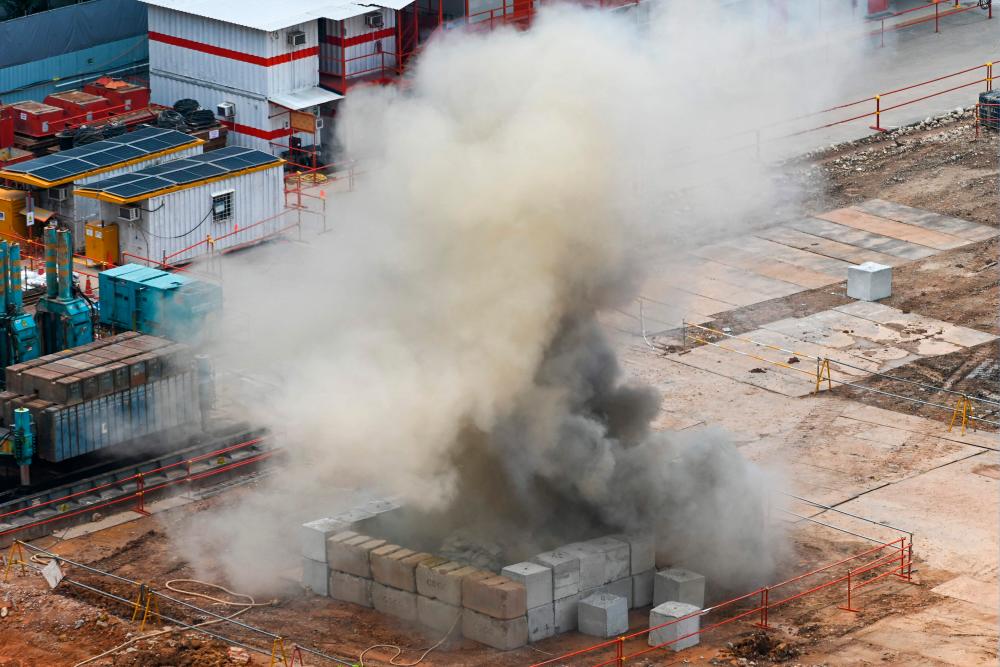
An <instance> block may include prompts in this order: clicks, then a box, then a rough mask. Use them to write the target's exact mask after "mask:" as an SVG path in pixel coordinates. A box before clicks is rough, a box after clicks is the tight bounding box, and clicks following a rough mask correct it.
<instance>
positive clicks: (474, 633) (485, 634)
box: [462, 609, 528, 651]
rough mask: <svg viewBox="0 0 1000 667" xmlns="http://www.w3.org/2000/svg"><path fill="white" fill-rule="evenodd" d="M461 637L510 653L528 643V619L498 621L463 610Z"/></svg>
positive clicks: (469, 610) (519, 617)
mask: <svg viewBox="0 0 1000 667" xmlns="http://www.w3.org/2000/svg"><path fill="white" fill-rule="evenodd" d="M462 636H463V637H465V638H467V639H472V640H474V641H477V642H479V643H480V644H486V645H487V646H492V647H493V648H496V649H500V650H501V651H511V650H513V649H516V648H521V647H522V646H524V645H525V644H527V643H528V619H527V617H526V616H518V617H517V618H512V619H508V620H500V619H497V618H493V617H491V616H487V615H485V614H480V613H478V612H475V611H472V610H471V609H465V610H464V611H463V612H462Z"/></svg>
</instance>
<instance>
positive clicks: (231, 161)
mask: <svg viewBox="0 0 1000 667" xmlns="http://www.w3.org/2000/svg"><path fill="white" fill-rule="evenodd" d="M280 162H281V160H279V159H278V158H276V157H275V156H273V155H271V154H270V153H265V152H263V151H258V150H253V149H252V148H242V147H240V146H227V147H226V148H220V149H218V150H214V151H210V152H208V153H202V154H201V155H195V156H193V157H189V158H183V159H180V160H173V161H171V162H164V163H163V164H159V165H156V166H154V167H147V168H145V169H142V170H140V171H135V172H132V173H131V174H122V175H121V176H114V177H112V178H106V179H104V180H103V181H98V182H97V183H93V184H90V185H87V186H86V187H84V188H82V189H84V190H88V191H92V192H101V193H104V194H108V195H112V196H115V197H120V198H121V199H135V198H142V197H144V196H146V195H150V194H152V193H154V192H157V191H159V190H164V189H166V188H172V187H175V186H183V185H188V184H192V183H197V182H199V181H204V180H206V179H209V178H216V177H219V176H226V175H228V174H231V173H233V172H237V171H242V170H244V169H250V168H252V167H262V166H264V165H268V164H278V163H280Z"/></svg>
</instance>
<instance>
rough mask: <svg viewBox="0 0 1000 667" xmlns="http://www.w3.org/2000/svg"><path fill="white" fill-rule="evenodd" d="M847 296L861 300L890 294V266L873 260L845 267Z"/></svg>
mask: <svg viewBox="0 0 1000 667" xmlns="http://www.w3.org/2000/svg"><path fill="white" fill-rule="evenodd" d="M847 296H849V297H851V298H852V299H860V300H862V301H878V300H879V299H885V298H887V297H889V296H892V267H890V266H885V265H883V264H876V263H875V262H865V263H864V264H859V265H858V266H849V267H847Z"/></svg>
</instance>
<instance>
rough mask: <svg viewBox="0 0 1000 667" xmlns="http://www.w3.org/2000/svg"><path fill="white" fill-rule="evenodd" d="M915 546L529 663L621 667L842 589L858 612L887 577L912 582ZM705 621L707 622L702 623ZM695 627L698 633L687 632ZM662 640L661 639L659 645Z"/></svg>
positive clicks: (897, 543)
mask: <svg viewBox="0 0 1000 667" xmlns="http://www.w3.org/2000/svg"><path fill="white" fill-rule="evenodd" d="M912 574H913V543H912V542H911V541H910V539H909V538H907V537H900V538H899V539H897V540H894V541H892V542H888V543H886V544H881V545H879V546H877V547H873V548H871V549H866V550H865V551H862V552H861V553H858V554H855V555H853V556H848V557H847V558H843V559H841V560H839V561H837V562H835V563H831V564H829V565H825V566H823V567H820V568H818V569H815V570H811V571H809V572H806V573H804V574H800V575H798V576H796V577H792V578H791V579H786V580H785V581H782V582H780V583H777V584H774V585H772V586H764V587H761V588H758V589H757V590H754V591H751V592H749V593H745V594H744V595H741V596H739V597H736V598H732V599H730V600H726V601H725V602H720V603H719V604H716V605H713V606H711V607H709V608H707V609H702V610H699V611H697V612H693V613H691V614H688V615H686V616H683V617H680V618H676V619H674V620H672V621H669V622H667V623H663V624H660V625H657V626H653V627H650V628H648V629H646V630H639V631H637V632H633V633H630V634H627V635H623V636H621V637H618V638H616V639H610V640H608V641H605V642H601V643H599V644H594V645H593V646H588V647H586V648H582V649H579V650H576V651H571V652H569V653H566V654H565V655H560V656H558V657H555V658H550V659H548V660H544V661H542V662H538V663H535V664H533V665H532V667H544V666H546V665H556V664H558V665H575V666H580V667H583V666H587V667H607V666H609V665H618V666H623V665H625V664H626V663H628V662H629V661H632V660H634V659H636V658H639V657H641V656H644V655H647V654H650V653H652V652H654V651H659V650H663V649H670V648H671V647H673V646H674V645H675V644H677V643H679V642H682V641H684V640H686V639H690V638H692V637H698V638H700V637H701V636H702V635H704V634H706V633H708V632H710V631H712V630H716V629H718V628H721V627H724V626H727V625H730V624H733V623H736V622H738V621H744V622H752V623H753V625H754V626H756V627H760V628H768V627H770V625H769V624H770V620H771V618H770V617H771V614H772V612H773V611H774V610H776V609H780V608H782V607H785V606H786V605H788V604H789V603H791V602H794V601H797V600H809V599H815V598H818V596H819V594H820V593H821V592H823V591H828V592H835V591H836V590H837V588H838V587H840V588H841V590H843V595H844V598H843V599H844V606H842V607H840V609H843V610H845V611H850V612H858V611H860V609H857V608H855V607H856V604H857V596H856V593H857V591H858V590H859V589H862V588H865V587H867V586H870V585H871V584H873V583H875V582H877V581H880V580H882V579H884V578H886V577H892V578H895V579H897V580H900V581H906V582H910V581H912ZM703 623H705V624H704V625H703ZM692 625H697V628H696V629H693V630H691V629H689V628H690V626H692ZM661 640H662V641H661Z"/></svg>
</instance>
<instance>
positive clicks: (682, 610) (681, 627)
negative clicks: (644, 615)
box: [649, 602, 701, 651]
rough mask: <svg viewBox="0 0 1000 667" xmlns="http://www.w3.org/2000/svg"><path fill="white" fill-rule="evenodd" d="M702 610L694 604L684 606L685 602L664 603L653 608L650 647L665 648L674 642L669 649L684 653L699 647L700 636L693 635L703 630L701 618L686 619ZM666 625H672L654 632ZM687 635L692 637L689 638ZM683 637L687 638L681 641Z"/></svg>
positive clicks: (650, 619) (651, 612)
mask: <svg viewBox="0 0 1000 667" xmlns="http://www.w3.org/2000/svg"><path fill="white" fill-rule="evenodd" d="M700 610H701V609H700V608H699V607H696V606H694V605H693V604H684V603H683V602H664V603H663V604H661V605H658V606H656V607H653V609H652V611H650V612H649V629H650V633H649V645H650V646H663V645H664V644H667V643H668V642H673V643H671V644H669V647H670V648H671V649H673V650H674V651H683V650H684V649H686V648H691V647H692V646H697V645H698V642H699V641H701V639H700V636H699V635H697V634H692V633H697V632H698V630H699V629H700V628H701V616H700V615H698V616H692V617H691V618H684V617H685V616H689V615H691V614H695V613H697V612H698V611H700ZM678 619H684V620H678ZM664 623H669V624H670V625H667V626H665V627H662V628H659V629H657V630H653V628H656V627H657V626H660V625H663V624H664ZM687 635H691V636H690V637H687ZM681 637H686V638H685V639H680V638H681Z"/></svg>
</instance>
